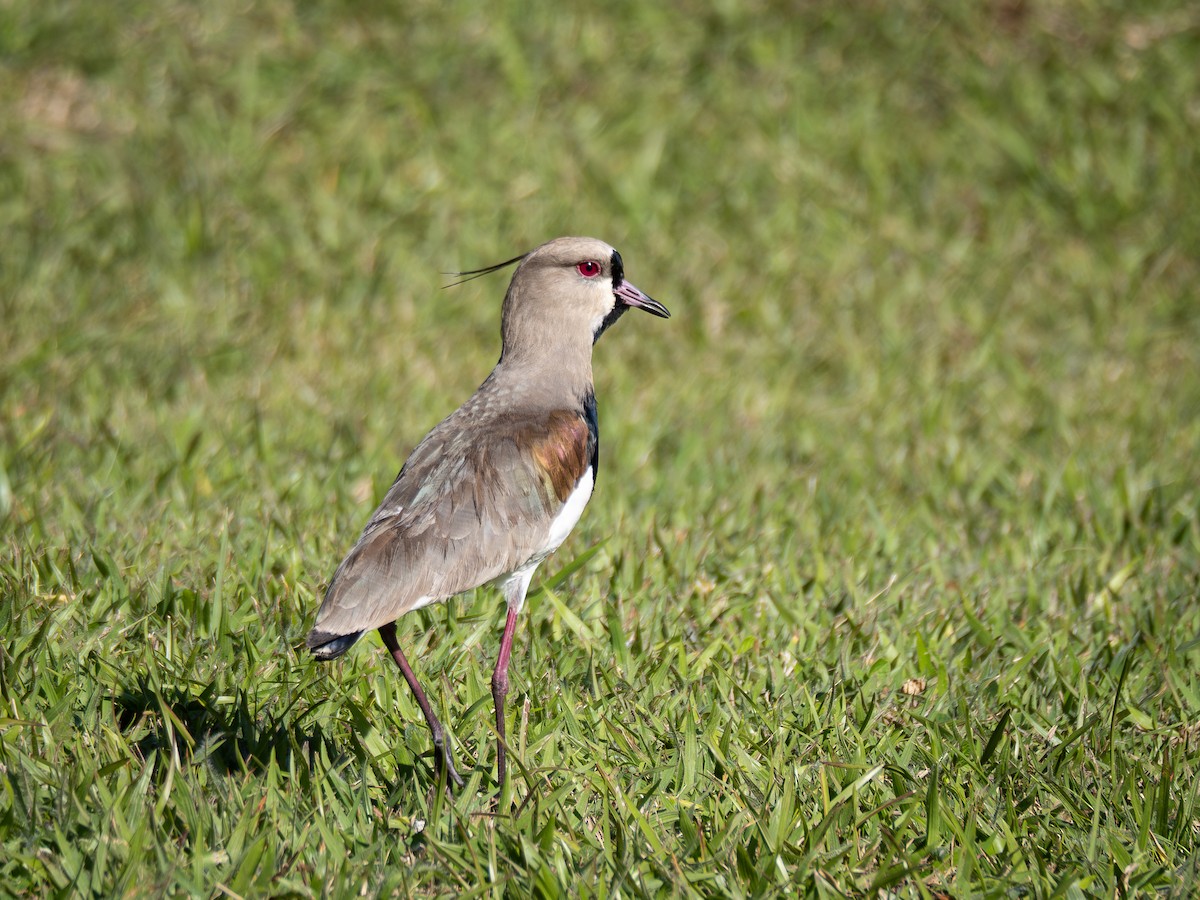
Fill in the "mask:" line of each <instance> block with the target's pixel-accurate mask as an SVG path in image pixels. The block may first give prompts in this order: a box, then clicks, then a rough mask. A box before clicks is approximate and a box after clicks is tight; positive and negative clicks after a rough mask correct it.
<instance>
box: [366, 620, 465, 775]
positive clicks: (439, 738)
mask: <svg viewBox="0 0 1200 900" xmlns="http://www.w3.org/2000/svg"><path fill="white" fill-rule="evenodd" d="M379 636H380V637H381V638H383V645H384V646H385V647H387V648H388V652H390V653H391V654H392V659H394V660H395V661H396V665H398V666H399V667H400V671H401V672H402V673H404V680H405V681H407V682H408V686H409V687H410V688H412V692H413V696H414V697H416V698H417V706H419V707H421V712H423V713H424V714H425V721H426V722H427V723H428V724H429V731H430V733H431V734H432V735H433V747H434V750H435V751H436V754H437V755H436V756H435V757H434V760H435V762H434V765H435V766H436V767H437V768H439V769H440V768H443V767H444V768H445V770H446V774H447V775H448V776H449V777H450V779H451V780H452V781H453V782H454V783H455V784H456V785H458V786H459V787H462V786H463V780H462V778H460V777H459V774H458V772H457V771H456V770H455V768H454V757H453V756H452V754H451V753H450V741H449V739H448V738H447V737H446V731H445V729H444V728H442V723H441V722H439V721H438V717H437V716H435V715H434V714H433V707H432V706H430V705H429V698H428V697H426V696H425V692H424V691H423V690H421V684H420V682H418V681H417V676H416V675H415V674H413V670H412V666H410V665H409V664H408V660H407V659H405V658H404V651H402V650H401V649H400V644H399V643H398V642H397V641H396V623H395V622H389V623H388V624H387V625H384V626H382V627H381V628H380V629H379Z"/></svg>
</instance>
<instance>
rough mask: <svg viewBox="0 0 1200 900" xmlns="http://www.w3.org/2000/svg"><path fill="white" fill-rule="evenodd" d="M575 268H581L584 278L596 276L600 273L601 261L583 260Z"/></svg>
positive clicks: (580, 271)
mask: <svg viewBox="0 0 1200 900" xmlns="http://www.w3.org/2000/svg"><path fill="white" fill-rule="evenodd" d="M575 268H576V269H578V270H579V274H580V275H582V276H583V277H584V278H595V277H596V276H597V275H599V274H600V263H598V262H596V261H595V260H594V259H589V260H586V261H584V262H581V263H580V264H579V265H577V266H576V267H575Z"/></svg>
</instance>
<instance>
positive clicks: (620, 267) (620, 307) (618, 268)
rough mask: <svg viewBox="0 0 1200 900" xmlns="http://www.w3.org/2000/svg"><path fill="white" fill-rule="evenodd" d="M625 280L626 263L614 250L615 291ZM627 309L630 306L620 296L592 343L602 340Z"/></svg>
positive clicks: (613, 278)
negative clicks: (602, 336) (601, 337)
mask: <svg viewBox="0 0 1200 900" xmlns="http://www.w3.org/2000/svg"><path fill="white" fill-rule="evenodd" d="M624 280H625V263H623V262H622V261H621V254H620V253H618V252H617V251H616V250H614V251H613V252H612V286H613V292H614V293H615V292H616V290H617V288H619V287H620V286H621V282H623V281H624ZM627 309H629V307H628V306H626V305H625V304H624V303H622V302H621V298H620V297H618V298H617V302H616V304H615V305H614V306H613V308H612V309H611V310H609V313H608V315H607V316H605V317H604V320H603V321H602V322H601V323H600V327H599V328H597V329H596V333H595V334H593V335H592V343H593V344H594V343H596V341H598V340H600V335H602V334H604V332H606V331H608V329H609V326H611V325H612V323H613V322H615V321H617V319H619V318H621V316H623V315H624V314H625V310H627Z"/></svg>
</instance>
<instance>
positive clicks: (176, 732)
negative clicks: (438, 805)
mask: <svg viewBox="0 0 1200 900" xmlns="http://www.w3.org/2000/svg"><path fill="white" fill-rule="evenodd" d="M196 687H197V685H195V684H192V685H172V686H167V685H156V684H154V683H153V680H152V679H151V678H150V677H148V676H147V675H145V674H141V675H139V676H138V677H137V680H136V684H135V685H134V686H132V687H131V688H130V689H129V690H126V691H123V692H122V693H120V694H119V695H117V696H116V697H115V698H114V705H115V707H116V709H117V711H118V717H119V722H120V726H121V729H122V730H123V731H124V732H126V733H130V732H137V731H139V730H143V729H144V730H145V731H146V733H145V734H144V736H142V737H140V738H138V739H136V740H135V741H134V746H136V747H137V749H138V752H139V753H140V754H141V755H142V757H143V758H146V759H149V758H151V757H152V756H156V755H160V754H162V755H166V756H173V757H175V758H177V759H179V760H180V762H181V763H182V764H187V765H206V766H208V767H209V768H210V769H211V770H212V771H213V772H215V773H217V774H219V775H222V776H233V775H243V774H252V775H262V774H263V773H265V772H266V771H267V770H268V769H269V768H270V767H271V766H272V765H273V766H274V767H276V768H277V769H278V770H281V771H284V772H288V771H297V773H298V774H300V776H301V778H303V777H304V774H303V773H305V772H310V773H312V772H324V771H329V770H330V769H331V768H340V767H343V766H347V767H350V768H358V769H364V768H367V767H375V768H376V776H377V777H378V778H379V780H380V781H381V783H382V785H383V788H384V790H385V792H386V794H387V795H388V796H392V797H395V796H403V795H404V794H406V793H408V792H411V791H425V790H426V789H427V788H428V786H429V784H431V783H434V782H435V781H436V777H437V776H436V771H435V769H434V766H433V751H432V750H430V751H429V752H427V753H425V754H423V755H422V757H421V761H420V762H415V761H414V762H408V761H405V760H403V759H400V758H397V757H398V756H399V754H384V755H383V756H372V754H371V753H370V752H369V750H368V749H367V747H366V745H365V744H364V743H363V742H362V741H358V740H353V739H350V740H347V739H346V736H345V734H344V730H343V729H341V728H335V729H333V732H339V733H336V734H335V733H333V732H331V731H329V730H327V729H326V728H325V727H323V725H322V724H321V723H314V724H309V723H308V722H307V721H306V720H308V719H309V718H310V714H311V713H312V712H313V711H314V709H315V707H313V706H309V705H302V701H301V699H300V697H299V696H297V698H296V699H295V700H293V702H292V703H290V704H287V705H282V706H277V707H271V708H264V705H263V704H262V703H260V702H259V701H257V700H256V698H255V697H254V696H253V695H252V694H251V693H249V692H247V691H245V690H241V689H239V690H237V691H236V692H235V693H233V694H230V693H228V691H225V692H222V691H221V690H220V689H219V688H218V686H216V685H213V684H209V685H206V686H204V687H203V689H202V690H200V691H199V693H196V690H195V689H196ZM189 688H190V689H189ZM369 712H370V711H366V710H363V709H361V708H359V707H358V705H357V704H355V703H354V702H353V701H350V700H349V699H345V700H344V701H343V703H342V705H341V707H340V709H339V713H340V715H341V716H342V717H344V718H345V719H347V720H348V721H347V723H346V724H347V726H348V728H349V731H350V732H351V733H352V734H365V733H366V731H367V729H368V728H369V727H370V723H369V721H368V713H369ZM375 712H376V714H377V715H376V718H380V716H379V715H378V711H375ZM403 741H404V736H403V735H401V734H395V735H392V736H391V739H390V741H389V743H392V742H403Z"/></svg>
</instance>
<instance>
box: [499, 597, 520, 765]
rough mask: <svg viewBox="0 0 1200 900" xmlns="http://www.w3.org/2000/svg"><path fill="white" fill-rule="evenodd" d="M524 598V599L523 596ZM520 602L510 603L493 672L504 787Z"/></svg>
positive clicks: (500, 762) (500, 763)
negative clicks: (511, 662)
mask: <svg viewBox="0 0 1200 900" xmlns="http://www.w3.org/2000/svg"><path fill="white" fill-rule="evenodd" d="M522 599H524V598H523V597H522ZM520 612H521V607H520V605H519V604H515V603H510V604H509V605H508V618H507V619H506V620H505V622H504V637H502V638H501V639H500V655H499V656H498V657H496V670H495V671H494V672H492V702H494V703H495V704H496V733H497V735H498V736H499V740H498V742H497V744H496V778H497V780H498V781H499V783H500V786H501V787H504V776H505V774H506V773H507V771H508V758H507V750H506V745H505V736H504V698H505V696H506V695H507V694H508V658H509V657H510V656H511V655H512V645H513V635H514V634H515V633H516V630H517V615H518V614H519V613H520Z"/></svg>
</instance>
